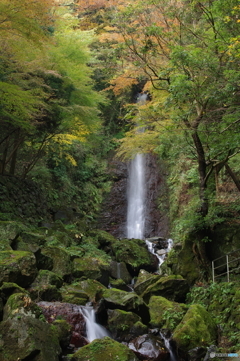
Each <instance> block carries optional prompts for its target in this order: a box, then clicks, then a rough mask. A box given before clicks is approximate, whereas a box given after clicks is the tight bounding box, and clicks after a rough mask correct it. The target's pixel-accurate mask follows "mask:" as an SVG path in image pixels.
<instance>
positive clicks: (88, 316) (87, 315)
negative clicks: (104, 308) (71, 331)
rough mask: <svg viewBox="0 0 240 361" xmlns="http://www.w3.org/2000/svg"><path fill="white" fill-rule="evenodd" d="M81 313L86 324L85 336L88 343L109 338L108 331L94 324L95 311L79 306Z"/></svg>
mask: <svg viewBox="0 0 240 361" xmlns="http://www.w3.org/2000/svg"><path fill="white" fill-rule="evenodd" d="M81 311H82V314H83V316H84V319H85V322H86V334H87V339H88V341H89V342H92V341H93V340H95V339H97V338H103V337H105V336H109V333H108V331H107V330H106V329H105V328H104V327H103V326H101V325H99V324H98V323H97V322H96V316H95V311H94V309H93V308H92V307H87V306H85V307H84V306H81Z"/></svg>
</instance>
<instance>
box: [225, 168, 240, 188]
mask: <svg viewBox="0 0 240 361" xmlns="http://www.w3.org/2000/svg"><path fill="white" fill-rule="evenodd" d="M225 168H226V171H227V172H228V174H229V175H230V177H231V178H232V180H233V181H234V183H235V185H236V187H237V189H238V190H239V192H240V181H239V180H238V178H237V176H236V174H235V173H234V172H233V170H232V169H231V168H230V167H229V165H228V164H227V163H226V164H225Z"/></svg>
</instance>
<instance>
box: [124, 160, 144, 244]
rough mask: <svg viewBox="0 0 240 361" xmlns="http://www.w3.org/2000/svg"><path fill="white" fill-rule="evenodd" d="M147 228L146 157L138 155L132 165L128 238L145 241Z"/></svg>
mask: <svg viewBox="0 0 240 361" xmlns="http://www.w3.org/2000/svg"><path fill="white" fill-rule="evenodd" d="M144 227H145V156H144V155H143V154H137V155H136V156H135V158H134V159H132V161H131V163H130V170H129V190H128V210H127V238H138V239H144Z"/></svg>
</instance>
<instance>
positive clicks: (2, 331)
mask: <svg viewBox="0 0 240 361" xmlns="http://www.w3.org/2000/svg"><path fill="white" fill-rule="evenodd" d="M0 340H1V343H0V360H1V361H13V360H35V359H36V360H38V361H58V360H59V356H60V353H61V347H60V345H59V335H58V330H57V329H56V327H55V326H53V325H50V324H48V323H46V322H43V321H41V320H39V319H37V318H34V317H29V316H25V315H16V317H13V318H8V319H7V320H5V321H3V322H1V323H0Z"/></svg>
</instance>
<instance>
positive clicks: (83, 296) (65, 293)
mask: <svg viewBox="0 0 240 361" xmlns="http://www.w3.org/2000/svg"><path fill="white" fill-rule="evenodd" d="M60 291H61V295H62V300H63V302H67V303H73V304H75V305H83V306H84V305H86V303H87V302H88V301H89V296H88V294H87V293H86V292H85V291H83V289H82V287H81V285H80V284H72V285H65V286H64V287H62V288H61V290H60Z"/></svg>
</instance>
